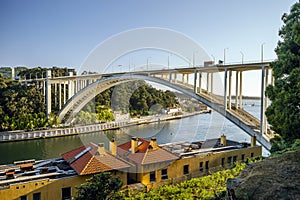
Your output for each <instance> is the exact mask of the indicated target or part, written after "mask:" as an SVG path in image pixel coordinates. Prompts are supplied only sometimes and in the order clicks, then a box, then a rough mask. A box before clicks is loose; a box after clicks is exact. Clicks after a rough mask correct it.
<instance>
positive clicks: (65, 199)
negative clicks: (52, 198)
mask: <svg viewBox="0 0 300 200" xmlns="http://www.w3.org/2000/svg"><path fill="white" fill-rule="evenodd" d="M61 199H62V200H71V188H70V187H67V188H62V189H61Z"/></svg>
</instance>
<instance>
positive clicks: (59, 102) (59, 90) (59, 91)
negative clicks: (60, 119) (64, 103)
mask: <svg viewBox="0 0 300 200" xmlns="http://www.w3.org/2000/svg"><path fill="white" fill-rule="evenodd" d="M58 98H59V101H58V107H59V110H60V109H61V82H59V85H58Z"/></svg>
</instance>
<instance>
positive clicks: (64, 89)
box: [63, 81, 67, 105]
mask: <svg viewBox="0 0 300 200" xmlns="http://www.w3.org/2000/svg"><path fill="white" fill-rule="evenodd" d="M63 87H64V88H63V91H64V101H63V105H65V103H66V93H67V92H66V82H65V81H64V86H63Z"/></svg>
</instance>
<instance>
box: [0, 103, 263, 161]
mask: <svg viewBox="0 0 300 200" xmlns="http://www.w3.org/2000/svg"><path fill="white" fill-rule="evenodd" d="M244 104H245V105H244V109H245V110H247V111H248V112H249V113H251V114H252V115H254V116H255V117H257V118H259V116H260V102H259V101H257V100H246V101H244ZM253 104H254V106H253ZM222 134H225V135H226V136H227V139H230V140H235V141H246V142H250V136H249V135H248V134H246V133H245V132H243V131H242V130H241V129H240V128H238V127H237V126H235V125H234V124H232V123H231V122H229V121H228V120H226V119H225V118H224V117H222V116H221V115H220V114H218V113H217V112H212V113H211V114H200V115H194V116H192V117H187V118H183V119H178V120H171V121H161V122H159V123H153V124H144V125H139V126H130V127H126V128H121V129H119V130H110V131H105V132H103V131H100V132H95V133H88V134H81V135H74V136H67V137H57V138H48V139H38V140H28V141H19V142H8V143H0V164H6V163H12V162H14V161H18V160H25V159H36V160H40V159H48V158H55V157H59V156H60V154H62V153H63V152H66V151H69V150H72V149H74V148H76V147H79V146H82V145H83V144H87V143H89V142H94V143H96V144H97V143H99V142H103V143H105V147H106V148H107V149H108V144H109V143H108V142H109V140H110V139H111V138H112V137H115V138H116V141H117V143H118V144H121V143H124V142H126V141H128V140H130V138H131V137H132V136H137V137H142V138H146V139H149V138H151V137H152V136H155V137H156V138H157V142H158V143H159V144H164V143H169V142H177V141H200V140H205V139H209V138H216V137H220V136H221V135H222ZM264 155H266V152H265V153H264Z"/></svg>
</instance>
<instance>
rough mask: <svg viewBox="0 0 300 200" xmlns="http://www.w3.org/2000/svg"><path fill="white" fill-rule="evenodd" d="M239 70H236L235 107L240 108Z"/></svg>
mask: <svg viewBox="0 0 300 200" xmlns="http://www.w3.org/2000/svg"><path fill="white" fill-rule="evenodd" d="M238 92H239V72H238V71H236V72H235V108H236V109H238V108H239V103H238V96H239V93H238Z"/></svg>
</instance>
